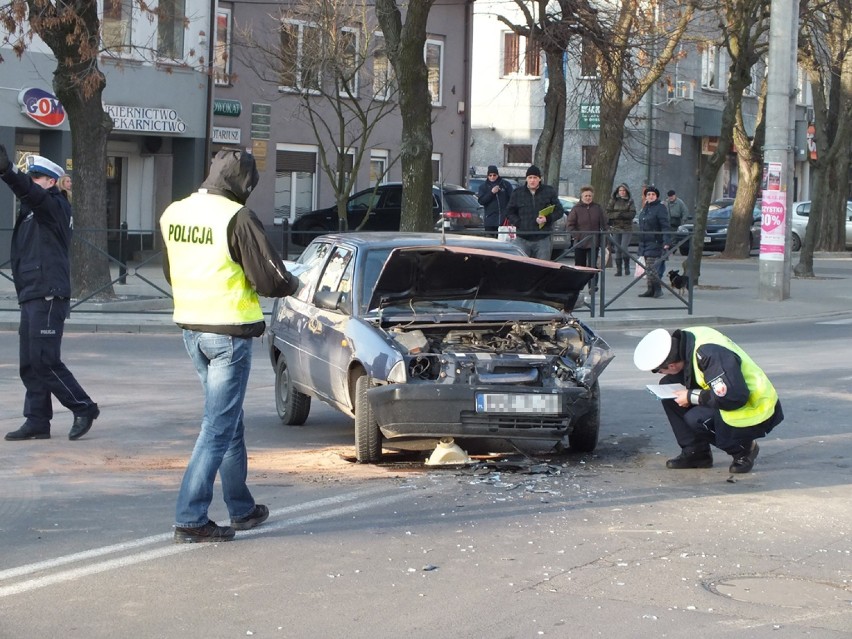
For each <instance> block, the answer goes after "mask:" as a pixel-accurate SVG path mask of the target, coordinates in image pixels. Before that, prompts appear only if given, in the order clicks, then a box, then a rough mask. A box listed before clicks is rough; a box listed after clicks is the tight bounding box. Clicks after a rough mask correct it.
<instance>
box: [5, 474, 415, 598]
mask: <svg viewBox="0 0 852 639" xmlns="http://www.w3.org/2000/svg"><path fill="white" fill-rule="evenodd" d="M381 492H387V489H386V488H381V489H374V490H367V491H361V492H352V493H345V494H343V495H337V496H335V497H327V498H324V499H317V500H315V501H309V502H305V503H303V504H296V505H294V506H287V507H285V508H278V509H275V510H273V511H270V513H269V514H270V517H279V516H281V515H287V514H290V513H293V512H298V511H302V510H311V509H314V508H323V507H325V506H331V505H334V504H339V503H342V502H346V501H351V500H353V499H358V498H364V497H367V496H370V495H375V494H377V493H381ZM406 497H408V494H407V492H405V491H404V490H402V489H400V490H399V492H398V493H395V494H392V495H388V496H386V497H378V498H373V499H367V500H362V501H359V502H358V503H357V504H352V505H349V506H340V507H338V508H334V509H332V510H325V511H323V512H319V513H313V514H310V515H303V516H302V517H296V518H290V519H285V520H283V521H279V522H272V523H271V524H270V523H266V524H264V525H263V526H262V527H260V528H255V529H253V530H248V531H245V532H239V533H238V538H243V537H254V536H257V535H262V534H264V533H270V532H275V531H278V530H284V529H285V528H289V527H291V526H297V525H300V524H304V523H309V522H312V521H317V520H320V519H327V518H331V517H335V516H337V515H345V514H348V513H352V512H357V511H359V510H363V509H365V508H370V507H372V506H383V505H385V504H390V503H393V502H395V501H399V500H401V499H404V498H406ZM173 538H174V534H173V533H163V534H160V535H151V536H150V537H143V538H141V539H136V540H133V541H129V542H124V543H120V544H114V545H112V546H106V547H104V548H97V549H93V550H87V551H84V552H79V553H74V554H71V555H66V556H64V557H56V558H55V559H50V560H47V561H39V562H36V563H32V564H27V565H25V566H19V567H18V568H10V569H8V570H3V571H0V580H6V579H13V578H15V577H21V576H25V575H30V574H33V573H36V572H39V571H42V570H49V569H52V568H58V567H60V566H64V565H67V564H70V563H74V562H78V561H84V560H86V559H95V558H98V557H102V556H104V555H109V554H114V553H117V552H123V551H126V550H132V549H134V548H140V547H143V546H147V545H150V544H155V543H160V542H167V541H168V542H171V540H172V539H173ZM230 543H232V542H230ZM212 545H213V544H172V545H169V546H165V547H163V548H155V549H152V550H148V551H144V552H140V553H138V554H133V555H127V556H124V557H119V558H117V559H109V560H106V561H102V562H100V563H96V564H92V565H90V566H83V567H80V568H72V569H69V570H65V571H62V572H58V573H56V574H52V575H46V576H44V577H37V578H34V579H29V580H27V581H22V582H21V583H18V584H14V585H10V586H3V587H0V598H3V597H8V596H11V595H17V594H21V593H24V592H29V591H31V590H36V589H39V588H45V587H47V586H51V585H53V584H57V583H63V582H66V581H72V580H74V579H79V578H80V577H85V576H87V575H94V574H98V573H102V572H106V571H108V570H115V569H118V568H124V567H127V566H132V565H135V564H139V563H143V562H146V561H151V560H154V559H160V558H162V557H169V556H171V555H177V554H180V553H184V552H190V551H193V550H199V549H202V548H209V547H210V546H212Z"/></svg>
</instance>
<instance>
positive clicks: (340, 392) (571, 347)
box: [268, 233, 613, 463]
mask: <svg viewBox="0 0 852 639" xmlns="http://www.w3.org/2000/svg"><path fill="white" fill-rule="evenodd" d="M288 268H290V269H292V272H293V273H295V274H296V275H297V276H298V277H299V280H300V282H301V284H300V287H299V290H298V291H297V292H296V293H295V295H293V296H291V297H286V298H282V299H278V300H276V301H275V303H274V306H273V310H272V320H271V322H270V326H269V329H268V335H269V355H270V360H271V363H272V367H273V368H274V370H275V405H276V408H277V411H278V415H279V416H280V418H281V420H282V421H283V423H284V424H288V425H298V424H303V423H304V422H305V420H306V419H307V418H308V415H309V412H310V408H311V401H312V400H313V399H318V400H320V401H322V402H325V403H326V404H328V405H330V406H332V407H333V408H335V409H337V410H339V411H341V412H343V413H345V414H347V415H350V416H351V417H353V418H354V420H355V451H356V457H357V459H358V461H360V462H366V463H373V462H378V461H380V459H381V454H382V443H383V440H387V443H388V445H389V447H393V444H394V443H395V442H400V441H403V440H409V443H410V440H412V439H413V440H418V441H421V442H422V440H428V442H429V443H432V444H433V445H434V444H435V443H437V440H438V439H439V438H443V437H453V438H462V439H463V438H499V439H507V440H516V441H520V440H538V441H547V442H555V443H556V444H557V445H558V446H570V448H571V449H572V450H576V451H584V452H588V451H591V450H594V448H595V446H596V445H597V441H598V429H599V424H600V401H601V400H600V389H599V386H598V376H599V375H600V373H601V372H602V371H603V370H604V368H606V366H607V364H608V363H609V361H610V359H611V358H612V356H613V353H612V351H611V350H610V348H609V346H608V345H607V344H606V343H605V342H604V341H603V340H602V339H600V338H599V337H597V336H596V335H595V333H594V332H593V331H592V330H591V329H589V328H588V327H587V326H585V325H584V324H583V323H581V322H580V321H579V320H578V319H576V318H575V317H573V316H572V315H571V311H572V309H573V308H574V304H575V303H576V301H577V298H578V296H579V294H580V291H581V290H582V289H583V287H584V286H585V285H586V284H587V283H588V281H589V280H590V279H591V278H592V277H593V275H594V273H593V272H591V271H586V270H579V269H574V268H573V267H570V266H567V265H564V264H558V263H553V262H543V261H541V260H535V259H531V258H528V257H526V256H524V255H523V253H522V251H521V250H520V249H519V248H518V247H517V246H515V245H513V244H511V243H509V242H502V241H500V240H496V239H491V238H483V237H475V236H471V235H448V236H446V237H445V238H443V240H442V238H441V237H439V236H438V235H435V234H430V233H337V234H330V235H324V236H320V237H318V238H316V239H315V240H314V241H313V242H312V243H311V244H310V245H309V246H308V247H307V248H306V249H305V251H304V252H303V253H302V255H301V257H300V258H299V260H298V262H297V263H295V264H293V263H290V264H288ZM432 440H434V441H432Z"/></svg>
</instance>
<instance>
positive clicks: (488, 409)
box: [476, 393, 561, 415]
mask: <svg viewBox="0 0 852 639" xmlns="http://www.w3.org/2000/svg"><path fill="white" fill-rule="evenodd" d="M560 404H561V402H560V397H559V395H533V394H527V393H524V394H520V393H477V394H476V412H477V413H544V414H548V415H558V414H559V408H560Z"/></svg>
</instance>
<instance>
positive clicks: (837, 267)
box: [0, 253, 852, 333]
mask: <svg viewBox="0 0 852 639" xmlns="http://www.w3.org/2000/svg"><path fill="white" fill-rule="evenodd" d="M797 260H798V257H797V256H795V257H794V262H793V263H794V264H795V263H796V261H797ZM681 261H682V260H681V259H679V258H678V259H674V260H670V261H669V265H668V268H669V269H672V268H680V267H681ZM569 263H570V262H569ZM759 269H760V265H759V260H758V258H757V257H751V258H749V259H748V260H723V259H719V258H718V257H716V256H715V255H705V256H704V258H703V260H702V263H701V280H700V284H699V286H698V287H696V288H695V290H694V291H693V314H692V315H688V314H687V307H686V305H685V304H684V303H683V302H681V301H680V300H678V299H677V298H676V297H675V296H674V295H673V294H672V293H670V292H669V291H667V290H665V289H664V293H665V294H664V296H663V297H662V298H661V299H647V298H639V297H637V295H638V294H639V293H641V292H642V291H643V290H644V289H645V284H644V282H637V283H636V284H635V285H634V286H633V287H632V288H630V290H628V291H626V292H624V293H623V295H621V296H620V297H618V299H617V300H616V301H615V302H612V303H611V304H610V305H609V306H608V307H607V308H605V309H604V316H603V317H601V312H600V299H599V298H598V299H597V300H596V310H595V317H591V316H590V312H589V309H588V308H578V309H577V311H576V313H575V314H576V315H577V317H579V318H580V319H582V320H583V321H584V322H586V323H587V324H588V325H589V326H591V327H592V328H594V329H602V328H629V327H631V326H637V327H648V326H669V327H675V326H677V327H679V326H697V325H711V326H719V325H724V324H732V323H740V322H771V321H777V320H785V319H802V318H806V317H825V316H831V315H834V314H841V313H848V312H850V311H852V286H850V285H849V283H848V280H850V279H852V253H823V254H818V255H817V256H816V257H815V258H814V270H815V273H816V277H815V278H813V279H798V278H796V277H793V278H792V279H791V282H790V297H789V298H788V299H786V300H783V301H780V302H774V301H772V302H771V301H765V300H761V299H760V296H759V290H758V289H759ZM613 272H614V271H613V269H608V270H607V272H606V273H605V274H604V275H603V277H602V279H603V287H602V288H603V290H604V291H605V294H606V299H607V301H608V302H609V301H611V300H612V299H613V298H614V297H616V296H618V295H619V293H620V292H621V291H623V290H624V288H625V287H626V286H627V285H628V284H630V283H631V281H632V278H626V277H613ZM3 274H5V275H9V272H8V271H3ZM115 276H116V277H117V273H116V274H115ZM146 280H147V281H146ZM149 282H150V283H149ZM844 282H846V283H844ZM152 284H153V285H152ZM155 287H156V288H155ZM157 288H160V289H162V290H164V291H168V290H170V289H169V286H168V284H166V282H165V279H164V277H163V274H162V270H161V269H160V267H159V265H152V264H148V265H145V266H143V267H140V268H138V269H136V268H134V267H133V266H132V265H131V268H130V269H129V270H128V273H127V283H126V284H116V285H115V287H114V289H115V294H116V295H117V296H118V299H117V300H116V301H114V302H108V303H94V302H84V303H83V304H81V305H80V306H78V307H76V308H74V309H73V310H72V312H71V317H70V318H69V320H68V322H67V323H66V325H65V326H66V331H67V332H109V333H169V332H177V331H178V330H179V329H178V328H177V326H175V324H174V323H173V322H172V316H171V308H172V306H171V300H170V299H169V298H168V297H166V296H165V295H164V294H163V293H162V292H161V291H160V290H157ZM685 297H686V293H684V298H685ZM261 302H262V304H263V309H264V311H265V312H266V313H267V314H269V313H270V312H271V310H272V300H269V299H265V298H261ZM18 319H19V313H18V307H17V302H16V300H15V292H14V286H13V285H12V282H11V281H10V280H9V279H7V278H6V277H0V330H8V331H14V330H17V328H18Z"/></svg>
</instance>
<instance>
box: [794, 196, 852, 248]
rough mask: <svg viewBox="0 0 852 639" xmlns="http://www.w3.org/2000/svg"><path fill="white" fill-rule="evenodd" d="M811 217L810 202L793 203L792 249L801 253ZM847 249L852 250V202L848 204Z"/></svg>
mask: <svg viewBox="0 0 852 639" xmlns="http://www.w3.org/2000/svg"><path fill="white" fill-rule="evenodd" d="M810 215H811V202H810V200H807V201H804V202H794V203H793V215H792V216H791V218H790V220H791V222H790V223H791V225H792V230H791V235H790V238H791V239H790V249H791V250H793V251H799V250H801V248H802V243H803V242H804V241H805V231H806V230H807V228H808V220H809V219H810ZM846 248H852V201H850V202H847V203H846Z"/></svg>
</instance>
